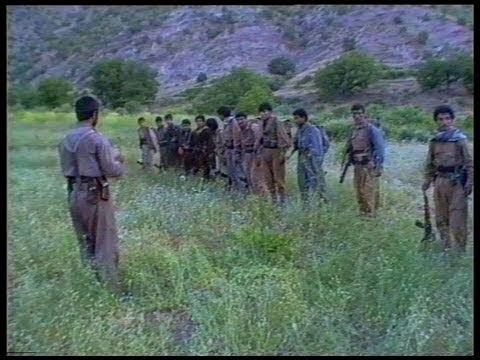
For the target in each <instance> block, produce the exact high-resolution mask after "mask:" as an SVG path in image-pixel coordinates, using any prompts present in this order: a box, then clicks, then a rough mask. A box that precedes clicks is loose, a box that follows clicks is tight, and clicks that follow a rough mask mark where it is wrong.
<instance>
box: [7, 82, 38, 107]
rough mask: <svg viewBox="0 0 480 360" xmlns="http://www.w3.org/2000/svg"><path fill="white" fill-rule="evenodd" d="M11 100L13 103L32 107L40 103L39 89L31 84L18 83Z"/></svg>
mask: <svg viewBox="0 0 480 360" xmlns="http://www.w3.org/2000/svg"><path fill="white" fill-rule="evenodd" d="M9 100H11V103H10V104H11V105H13V104H16V105H21V106H23V107H24V108H26V109H32V108H34V107H35V106H38V105H39V104H40V101H39V97H38V91H37V89H35V88H34V87H33V86H30V85H18V86H17V87H15V88H14V90H13V94H12V96H11V99H10V97H9Z"/></svg>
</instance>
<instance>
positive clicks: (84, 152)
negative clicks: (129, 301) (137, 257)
mask: <svg viewBox="0 0 480 360" xmlns="http://www.w3.org/2000/svg"><path fill="white" fill-rule="evenodd" d="M75 112H76V115H77V119H78V126H77V127H76V128H75V129H73V130H71V131H69V132H68V133H67V135H66V136H65V138H64V139H63V141H62V142H61V143H60V145H59V153H60V163H61V170H62V173H63V175H64V176H65V177H66V178H67V185H68V202H69V210H70V215H71V218H72V222H73V227H74V229H75V232H76V235H77V237H78V240H79V243H80V252H81V257H82V260H83V261H84V262H86V263H90V264H91V265H92V266H93V268H94V269H95V271H96V275H97V278H98V279H99V280H101V281H105V282H107V283H108V284H110V285H111V286H113V287H114V288H116V289H117V290H118V289H119V274H118V261H119V248H118V235H117V225H116V222H115V210H114V209H115V207H114V204H113V200H112V198H111V196H110V192H109V182H108V178H109V177H120V176H122V175H123V173H124V171H125V166H124V159H123V157H122V155H121V154H120V151H119V149H118V147H116V146H115V145H114V144H113V143H112V142H111V141H110V140H109V139H107V138H106V137H105V136H104V135H103V134H101V133H99V132H98V131H97V130H96V126H97V124H98V120H99V116H98V113H99V104H98V102H97V100H95V99H94V98H93V97H91V96H84V97H82V98H80V99H78V100H77V102H76V103H75Z"/></svg>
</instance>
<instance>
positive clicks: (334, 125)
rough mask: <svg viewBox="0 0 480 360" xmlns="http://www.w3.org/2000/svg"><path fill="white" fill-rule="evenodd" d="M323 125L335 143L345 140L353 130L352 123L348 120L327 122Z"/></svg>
mask: <svg viewBox="0 0 480 360" xmlns="http://www.w3.org/2000/svg"><path fill="white" fill-rule="evenodd" d="M322 124H323V126H324V127H325V129H326V131H327V133H328V136H329V137H330V138H331V139H334V140H335V141H339V140H342V141H343V140H345V139H346V138H347V137H348V135H349V134H350V133H351V131H352V128H353V125H352V121H351V120H349V119H347V118H343V119H334V120H327V121H325V122H322Z"/></svg>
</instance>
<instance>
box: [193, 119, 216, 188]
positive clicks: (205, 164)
mask: <svg viewBox="0 0 480 360" xmlns="http://www.w3.org/2000/svg"><path fill="white" fill-rule="evenodd" d="M195 134H196V137H195V138H196V143H195V145H194V153H193V157H194V160H195V169H196V171H200V172H201V174H202V177H203V178H204V179H205V180H208V179H210V170H211V168H212V166H213V165H214V164H213V163H214V161H212V159H214V156H215V154H214V150H215V144H214V142H213V136H212V132H211V130H210V128H209V127H208V126H203V127H202V128H200V129H196V130H195Z"/></svg>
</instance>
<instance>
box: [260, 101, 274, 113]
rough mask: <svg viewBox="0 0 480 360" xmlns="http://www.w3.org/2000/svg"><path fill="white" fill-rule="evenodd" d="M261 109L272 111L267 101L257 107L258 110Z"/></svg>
mask: <svg viewBox="0 0 480 360" xmlns="http://www.w3.org/2000/svg"><path fill="white" fill-rule="evenodd" d="M262 111H272V106H271V105H270V104H269V103H268V102H264V103H262V104H260V106H259V107H258V112H262Z"/></svg>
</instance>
